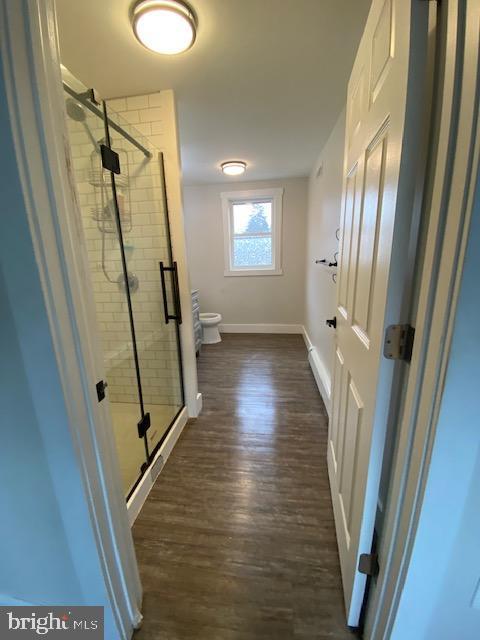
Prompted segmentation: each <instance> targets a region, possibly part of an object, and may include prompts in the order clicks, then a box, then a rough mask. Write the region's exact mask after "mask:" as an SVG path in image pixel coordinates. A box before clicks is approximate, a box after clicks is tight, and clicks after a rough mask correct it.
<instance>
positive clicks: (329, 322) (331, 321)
mask: <svg viewBox="0 0 480 640" xmlns="http://www.w3.org/2000/svg"><path fill="white" fill-rule="evenodd" d="M325 324H326V325H327V326H329V327H332V329H336V328H337V317H336V316H333V318H329V319H328V320H325Z"/></svg>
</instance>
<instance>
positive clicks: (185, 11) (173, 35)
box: [132, 0, 197, 55]
mask: <svg viewBox="0 0 480 640" xmlns="http://www.w3.org/2000/svg"><path fill="white" fill-rule="evenodd" d="M132 26H133V31H134V32H135V35H136V36H137V38H138V40H139V41H140V42H141V43H142V44H143V45H144V46H145V47H147V49H151V50H152V51H155V52H156V53H165V54H170V55H172V54H175V53H181V52H182V51H186V50H187V49H190V47H191V46H192V44H193V43H194V42H195V36H196V31H197V21H196V19H195V15H194V13H193V11H192V10H191V9H190V7H189V6H188V5H187V4H185V3H184V2H180V1H179V0H141V1H140V2H138V3H137V4H136V5H135V6H134V8H133V11H132Z"/></svg>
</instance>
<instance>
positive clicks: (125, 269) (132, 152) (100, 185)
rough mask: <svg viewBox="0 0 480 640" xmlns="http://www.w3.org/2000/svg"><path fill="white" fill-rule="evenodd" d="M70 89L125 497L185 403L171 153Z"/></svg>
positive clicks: (74, 86)
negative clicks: (168, 174)
mask: <svg viewBox="0 0 480 640" xmlns="http://www.w3.org/2000/svg"><path fill="white" fill-rule="evenodd" d="M64 93H65V107H66V113H67V125H68V133H69V141H70V147H71V157H72V164H73V166H72V175H73V178H74V181H75V186H76V193H77V197H78V205H79V211H80V213H81V227H82V230H83V239H84V244H85V249H86V251H84V255H85V256H86V259H87V262H88V268H87V271H88V273H89V275H90V279H91V283H92V289H93V294H94V302H95V313H96V320H97V325H98V330H99V336H100V342H101V348H102V356H103V362H104V369H105V374H106V380H103V381H98V382H97V393H98V397H99V401H102V399H103V398H104V396H105V394H108V399H109V406H110V411H111V418H112V424H113V430H114V435H115V443H116V448H117V452H118V459H119V463H120V470H121V475H122V482H123V489H124V493H125V496H126V498H127V499H128V497H129V496H130V495H131V494H132V493H133V491H134V489H135V487H136V485H137V484H138V482H139V480H140V479H141V477H142V475H143V473H144V471H145V470H146V468H147V467H148V464H149V463H150V462H151V461H152V460H153V457H154V456H155V453H156V452H157V451H158V449H159V447H160V445H161V443H162V442H163V440H164V439H165V437H166V436H167V434H168V431H169V429H170V428H171V426H172V425H173V423H174V421H175V419H176V417H177V416H178V414H179V412H180V411H181V409H182V408H183V406H184V394H183V383H182V368H181V353H180V333H179V324H180V323H181V322H182V317H181V307H180V294H179V287H178V278H177V265H176V263H175V262H174V260H173V256H172V244H171V239H170V226H169V219H168V206H167V191H166V182H165V167H164V159H163V154H162V153H160V152H159V151H158V150H157V149H155V147H153V145H152V144H151V143H150V142H149V140H148V139H146V138H145V137H144V136H142V135H141V134H140V133H139V132H138V131H136V130H135V128H134V127H133V126H132V125H131V124H129V123H128V122H127V121H126V120H124V119H123V118H122V117H121V116H120V115H119V114H117V113H114V112H113V111H112V110H111V109H110V108H109V107H108V104H107V103H106V102H105V101H103V102H101V103H97V102H96V101H95V96H94V93H93V91H90V90H87V89H86V88H85V87H83V86H82V85H81V84H80V83H79V82H78V81H77V80H76V79H75V78H73V77H72V76H71V75H70V74H69V73H68V72H65V73H64ZM106 388H107V391H105V389H106Z"/></svg>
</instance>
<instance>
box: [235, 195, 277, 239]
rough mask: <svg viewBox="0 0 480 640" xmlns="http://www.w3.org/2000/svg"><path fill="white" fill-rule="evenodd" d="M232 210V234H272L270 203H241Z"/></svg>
mask: <svg viewBox="0 0 480 640" xmlns="http://www.w3.org/2000/svg"><path fill="white" fill-rule="evenodd" d="M232 209H233V232H234V234H238V233H271V232H272V203H271V202H242V203H241V204H234V205H233V207H232Z"/></svg>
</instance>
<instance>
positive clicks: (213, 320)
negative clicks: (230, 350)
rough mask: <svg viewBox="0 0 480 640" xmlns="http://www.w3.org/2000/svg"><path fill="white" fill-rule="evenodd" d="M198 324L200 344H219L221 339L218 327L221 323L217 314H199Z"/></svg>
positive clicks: (220, 318) (220, 317)
mask: <svg viewBox="0 0 480 640" xmlns="http://www.w3.org/2000/svg"><path fill="white" fill-rule="evenodd" d="M199 317H200V323H201V325H202V333H203V336H202V344H215V343H217V342H221V341H222V338H221V336H220V332H219V330H218V325H219V324H220V322H221V321H222V316H221V315H220V314H219V313H200V314H199Z"/></svg>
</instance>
